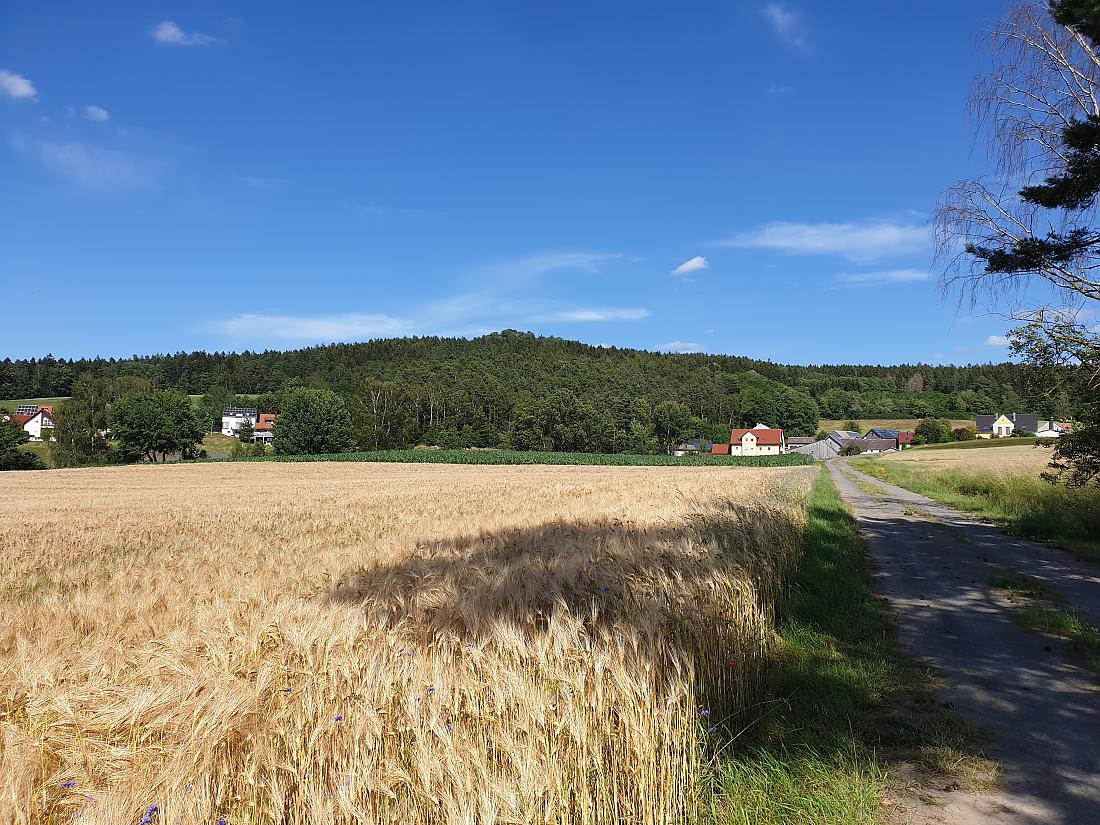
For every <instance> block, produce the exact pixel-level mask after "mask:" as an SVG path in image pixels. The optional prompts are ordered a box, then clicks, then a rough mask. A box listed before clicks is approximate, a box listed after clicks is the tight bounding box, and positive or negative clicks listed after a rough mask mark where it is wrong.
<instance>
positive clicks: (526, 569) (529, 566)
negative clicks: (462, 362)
mask: <svg viewBox="0 0 1100 825" xmlns="http://www.w3.org/2000/svg"><path fill="white" fill-rule="evenodd" d="M799 531H800V527H799V525H796V524H793V523H792V521H791V515H790V511H789V509H787V508H784V507H780V506H768V505H767V504H766V503H765V505H764V506H762V507H753V508H746V507H743V506H740V505H737V504H734V503H729V504H727V505H725V506H723V507H721V508H720V509H719V510H718V511H717V512H716V513H715V514H714V515H713V517H711V516H708V517H707V518H706V519H694V520H685V521H684V522H683V523H681V524H678V525H665V526H656V527H645V528H642V527H638V526H635V525H630V524H627V523H623V522H621V521H590V522H572V521H554V522H550V523H546V524H542V525H538V526H533V527H529V528H522V529H505V530H497V531H486V532H482V533H479V534H476V535H471V536H466V537H463V538H457V539H453V540H446V541H439V542H434V543H431V544H427V545H424V546H421V547H418V548H417V549H416V551H415V552H414V553H413V555H411V556H410V557H408V558H405V559H402V560H400V561H398V562H396V563H392V564H378V565H374V566H365V567H362V568H359V569H355V570H351V571H348V572H347V573H345V574H344V575H343V576H341V577H340V578H339V579H338V580H337V581H336V582H335V583H334V585H333V586H332V587H331V588H330V589H329V591H328V592H327V593H325V594H324V595H323V598H324V599H326V600H327V601H329V602H330V603H335V604H341V605H353V606H355V607H359V608H362V609H363V610H364V611H365V612H366V613H367V615H368V616H370V618H371V621H372V623H374V624H376V625H378V626H382V627H387V628H390V629H393V630H395V631H397V632H398V633H399V634H400V635H401V636H402V637H403V638H407V639H409V641H410V642H413V643H419V644H425V645H428V644H432V645H438V644H443V645H445V646H446V645H450V646H453V647H460V646H461V645H463V644H480V643H482V642H485V641H487V640H490V639H494V638H495V639H498V640H501V639H503V640H504V644H506V645H509V646H514V645H519V646H522V645H524V644H525V640H526V639H531V638H534V637H535V636H537V635H538V634H543V633H546V631H547V630H550V631H551V632H553V627H552V625H553V624H554V622H560V621H564V622H565V623H567V624H574V623H575V624H580V625H582V626H583V628H584V630H583V634H582V635H587V636H588V637H589V640H595V639H597V638H599V639H601V640H602V641H601V642H600V644H612V645H618V644H623V643H624V640H626V641H625V643H626V644H627V645H631V644H632V642H631V641H630V640H631V639H636V640H639V641H638V643H637V645H636V647H632V648H631V650H630V654H629V657H628V658H630V657H634V658H636V659H637V660H638V661H639V662H641V663H642V666H643V667H645V668H647V669H649V670H654V671H655V672H657V673H659V672H660V669H661V668H663V667H666V666H668V665H667V663H668V662H671V661H679V662H685V661H690V662H692V663H693V664H694V666H695V671H696V674H697V679H698V683H699V684H701V686H702V693H703V696H704V697H705V699H706V701H708V702H712V703H713V704H712V706H713V707H715V708H716V709H720V710H721V711H722V712H723V713H728V714H729V716H730V721H731V724H732V722H733V720H734V718H735V717H736V716H737V712H738V710H739V709H740V708H741V707H742V706H743V704H744V702H745V701H746V700H747V699H748V698H749V697H750V696H751V695H753V691H754V690H755V686H756V684H757V682H758V680H759V677H760V673H761V671H762V669H763V667H764V665H765V663H766V662H765V659H766V654H767V650H766V647H767V646H768V645H770V643H771V640H772V636H771V633H770V632H769V631H768V630H766V629H764V628H762V624H763V623H767V625H770V623H771V617H772V615H773V606H774V604H775V602H776V599H777V598H778V596H779V594H780V593H781V592H782V590H783V588H784V580H785V578H786V577H787V571H788V568H789V567H790V566H791V564H792V563H793V561H794V559H795V557H796V556H797V553H798V549H799V548H798V536H799ZM731 582H732V584H731ZM517 640H518V641H517ZM581 643H582V644H587V642H585V641H584V640H582V642H581ZM646 657H650V658H651V661H646ZM733 661H736V666H734V665H733V664H732V662H733ZM662 663H665V664H662ZM650 678H653V676H652V674H651V675H650ZM659 678H660V677H658V683H659Z"/></svg>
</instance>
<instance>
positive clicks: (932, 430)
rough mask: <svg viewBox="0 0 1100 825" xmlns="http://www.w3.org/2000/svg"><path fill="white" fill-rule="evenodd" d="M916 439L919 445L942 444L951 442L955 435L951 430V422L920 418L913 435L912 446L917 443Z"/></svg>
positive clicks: (941, 419)
mask: <svg viewBox="0 0 1100 825" xmlns="http://www.w3.org/2000/svg"><path fill="white" fill-rule="evenodd" d="M918 438H919V439H920V441H919V443H920V444H942V443H944V442H945V441H953V440H954V439H955V433H954V431H953V430H952V429H951V422H949V421H947V420H945V419H943V418H922V419H921V420H920V423H919V424H917V429H916V432H915V433H914V437H913V443H914V444H916V443H918V441H917V439H918Z"/></svg>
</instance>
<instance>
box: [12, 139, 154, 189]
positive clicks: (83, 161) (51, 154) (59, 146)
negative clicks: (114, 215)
mask: <svg viewBox="0 0 1100 825" xmlns="http://www.w3.org/2000/svg"><path fill="white" fill-rule="evenodd" d="M11 144H12V146H13V147H14V148H15V149H17V150H18V151H20V152H22V153H23V154H25V155H27V156H29V157H32V158H34V159H35V160H37V161H38V162H39V163H41V164H42V165H43V166H45V167H46V168H47V169H48V170H50V171H51V172H53V173H54V174H55V175H58V176H60V177H63V178H68V179H69V180H71V181H73V182H75V183H77V184H79V185H80V186H83V187H84V188H86V189H98V190H111V189H148V188H150V187H152V186H153V184H154V183H155V180H154V176H153V168H152V165H151V164H150V163H148V162H146V161H143V160H138V159H136V158H133V157H131V156H129V155H126V154H124V153H123V152H119V151H118V150H115V149H105V148H103V147H100V146H93V145H91V144H88V143H82V142H81V141H78V140H70V141H66V142H63V143H57V142H54V141H49V140H40V139H37V138H25V137H23V136H21V135H17V136H16V137H14V138H13V139H12V141H11Z"/></svg>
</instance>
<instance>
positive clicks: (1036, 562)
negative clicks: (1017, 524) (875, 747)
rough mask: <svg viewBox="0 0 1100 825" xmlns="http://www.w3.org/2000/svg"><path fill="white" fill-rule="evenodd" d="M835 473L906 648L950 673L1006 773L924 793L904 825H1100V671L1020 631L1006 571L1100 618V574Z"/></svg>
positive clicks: (842, 467) (947, 686)
mask: <svg viewBox="0 0 1100 825" xmlns="http://www.w3.org/2000/svg"><path fill="white" fill-rule="evenodd" d="M829 470H830V472H831V473H832V475H833V478H834V480H835V481H836V484H837V488H838V489H839V490H840V492H841V494H842V495H843V496H844V498H845V499H846V500H847V501H848V503H849V504H850V505H851V507H852V510H853V514H854V515H855V518H856V520H857V523H858V524H859V527H860V530H861V531H862V533H863V535H864V536H865V537H866V539H867V543H868V547H869V551H870V555H871V559H872V561H873V562H874V564H875V566H876V568H877V571H876V585H877V587H878V589H879V591H880V592H881V593H882V594H883V595H884V596H885V597H886V599H887V601H888V602H889V604H890V607H891V609H892V611H893V612H894V614H895V616H896V617H897V620H898V625H899V635H900V638H901V641H902V642H903V643H904V644H905V645H906V646H907V647H909V648H910V649H911V650H912V651H913V652H914V653H915V654H916V655H918V656H919V657H920V658H922V659H923V660H925V661H926V662H928V663H929V664H930V665H931V666H932V667H933V668H934V669H935V670H936V672H937V673H938V675H939V676H940V677H941V678H942V680H943V685H944V686H943V687H942V689H940V690H939V691H938V693H939V696H940V698H941V699H942V700H943V701H945V702H950V703H952V704H953V705H954V707H955V708H956V710H958V711H959V712H960V713H961V714H962V715H963V716H964V717H966V718H967V719H968V720H970V721H971V722H972V723H974V724H975V725H977V726H978V727H980V728H982V729H983V730H985V731H988V732H989V733H990V734H992V738H991V741H990V744H989V747H988V749H987V755H988V756H990V757H991V758H993V759H996V760H998V761H999V762H1000V763H1001V767H1002V776H1001V781H1000V785H999V787H998V788H997V789H996V790H995V791H992V792H990V793H984V794H970V793H964V792H962V791H954V790H948V789H946V788H945V789H942V790H932V791H927V790H923V789H922V791H921V794H922V795H923V798H924V800H925V801H923V802H922V801H919V800H917V799H915V798H914V799H913V800H912V801H910V802H909V803H908V804H907V805H905V806H904V807H905V809H906V810H905V812H904V814H902V816H901V818H900V819H899V821H904V822H911V823H961V825H985V824H986V823H997V824H998V825H1023V824H1024V823H1027V824H1028V825H1032V823H1044V825H1047V824H1048V823H1049V825H1061V824H1062V823H1064V824H1065V825H1070V823H1086V822H1096V821H1100V814H1098V813H1097V812H1098V811H1100V744H1098V743H1100V688H1098V685H1097V681H1096V677H1095V676H1093V675H1092V674H1090V673H1089V672H1087V671H1086V670H1085V669H1084V668H1083V667H1082V666H1081V665H1080V664H1079V663H1078V661H1076V660H1075V659H1074V657H1073V655H1072V654H1071V653H1070V652H1069V650H1068V649H1067V647H1066V645H1064V644H1062V643H1061V642H1058V641H1055V640H1052V639H1050V638H1048V637H1044V636H1042V635H1039V634H1037V633H1034V632H1031V631H1028V630H1026V629H1025V628H1023V627H1021V626H1020V625H1019V624H1018V623H1017V621H1015V619H1014V616H1013V605H1012V603H1011V602H1010V601H1009V600H1008V599H1007V598H1006V597H1005V596H1004V595H1003V594H1002V593H1000V592H999V591H998V590H997V589H996V588H995V587H994V586H993V582H994V580H995V579H996V578H997V577H998V576H1000V575H1002V574H1003V573H1004V571H1005V568H1011V569H1014V570H1017V571H1019V572H1021V573H1023V574H1025V575H1027V576H1030V577H1033V578H1035V579H1038V580H1040V581H1041V582H1042V583H1043V584H1045V585H1046V586H1047V587H1049V588H1051V590H1053V591H1054V592H1056V593H1057V594H1058V595H1059V596H1060V598H1061V599H1062V600H1063V601H1064V602H1065V604H1066V605H1067V606H1068V607H1069V608H1071V609H1074V610H1076V611H1077V612H1078V613H1080V615H1082V616H1083V617H1085V618H1087V619H1089V620H1090V621H1091V622H1093V623H1094V624H1100V570H1098V569H1097V568H1096V567H1094V566H1091V565H1089V564H1086V563H1083V562H1077V561H1075V560H1074V559H1073V558H1072V557H1071V556H1070V555H1068V554H1066V553H1063V552H1062V551H1059V550H1054V549H1051V548H1048V547H1044V546H1042V545H1038V544H1034V543H1032V542H1028V541H1024V540H1022V539H1016V538H1013V537H1010V536H1007V535H1005V534H1004V533H1002V532H1001V531H999V530H997V529H996V528H993V527H990V526H988V525H985V524H982V523H980V522H978V521H975V520H974V519H972V518H970V517H968V516H965V515H963V514H961V513H959V512H957V511H955V510H952V509H950V508H947V507H944V506H942V505H940V504H937V503H936V502H934V501H932V500H930V499H927V498H925V497H923V496H920V495H917V494H915V493H911V492H909V491H907V490H903V489H902V488H900V487H895V486H893V485H890V484H885V483H883V482H879V481H877V480H876V481H872V480H870V479H868V478H867V477H866V476H863V475H860V474H859V473H857V472H856V471H855V470H853V469H852V468H851V467H849V466H848V465H847V463H846V462H843V461H833V462H830V464H829ZM857 481H858V482H859V483H858V485H857V483H856V482H857ZM876 488H877V491H876V492H872V490H876Z"/></svg>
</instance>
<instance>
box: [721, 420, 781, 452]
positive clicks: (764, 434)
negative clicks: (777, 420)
mask: <svg viewBox="0 0 1100 825" xmlns="http://www.w3.org/2000/svg"><path fill="white" fill-rule="evenodd" d="M786 446H787V443H786V441H785V440H784V438H783V430H782V429H779V428H772V427H769V426H768V425H767V424H759V423H758V424H757V425H756V426H755V427H753V428H752V429H736V430H733V431H732V432H731V433H730V443H729V444H715V445H714V446H713V447H712V448H711V455H779V454H780V453H784V452H786Z"/></svg>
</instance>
